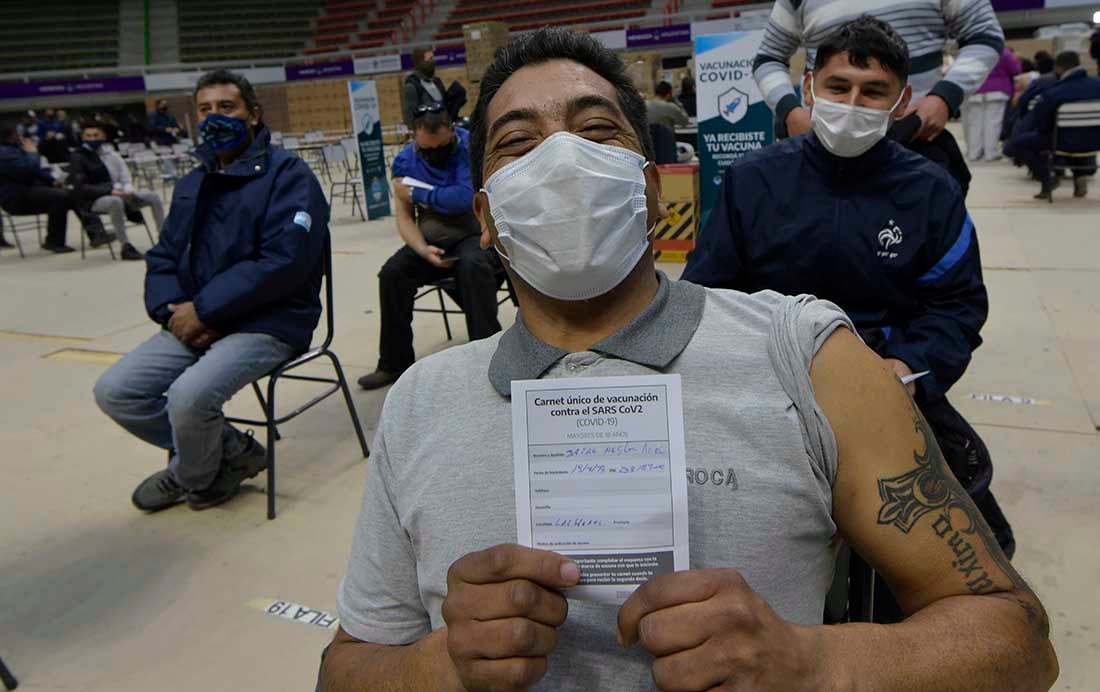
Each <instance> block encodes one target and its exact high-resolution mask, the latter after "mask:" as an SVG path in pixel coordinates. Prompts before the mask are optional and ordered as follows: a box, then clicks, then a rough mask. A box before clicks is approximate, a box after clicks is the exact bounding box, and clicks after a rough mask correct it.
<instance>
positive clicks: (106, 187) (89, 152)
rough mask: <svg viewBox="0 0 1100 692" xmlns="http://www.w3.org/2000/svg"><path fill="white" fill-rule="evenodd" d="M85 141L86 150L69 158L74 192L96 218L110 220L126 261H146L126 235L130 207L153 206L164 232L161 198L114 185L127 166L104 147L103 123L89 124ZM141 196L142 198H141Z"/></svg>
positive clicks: (77, 150)
mask: <svg viewBox="0 0 1100 692" xmlns="http://www.w3.org/2000/svg"><path fill="white" fill-rule="evenodd" d="M81 138H82V139H83V144H82V146H81V147H80V148H79V149H76V150H75V151H73V153H72V154H71V155H70V158H69V182H70V183H71V184H72V187H73V192H74V193H75V194H76V195H77V196H78V197H80V199H81V200H82V201H83V203H84V204H86V205H87V206H88V207H89V208H90V209H91V210H92V211H93V212H95V213H96V214H108V215H109V216H110V218H111V228H113V229H114V234H115V236H116V237H117V238H118V239H119V241H120V242H121V243H122V252H121V253H120V256H121V257H122V259H124V260H131V261H133V260H140V259H144V258H145V255H143V254H141V253H140V252H138V249H137V248H135V247H134V245H133V243H131V242H130V237H129V235H128V234H127V233H126V203H127V202H128V201H129V202H130V203H131V205H134V206H135V208H136V205H137V204H142V205H151V206H153V214H154V216H156V217H158V223H157V228H160V222H162V221H163V220H164V218H163V217H164V208H163V207H162V206H161V203H160V198H159V197H157V195H156V193H155V192H142V193H137V192H136V191H134V189H133V185H131V186H130V191H129V192H127V191H126V190H125V189H124V186H123V185H122V184H121V183H120V184H116V183H115V182H114V178H115V177H116V176H119V177H120V176H121V174H120V173H118V172H117V171H118V169H120V168H121V169H123V170H125V169H126V164H125V162H123V161H122V158H121V157H119V155H118V154H116V153H115V152H114V150H112V149H110V148H109V147H104V146H103V145H104V144H105V143H106V141H107V135H106V133H104V132H103V129H102V128H101V127H100V125H99V123H97V122H94V121H93V122H89V123H86V124H85V125H84V128H83V132H82V133H81ZM114 159H117V161H116V160H114ZM108 161H110V165H108ZM112 168H114V169H115V171H116V173H115V175H114V176H112V172H111V169H112ZM126 176H127V177H129V171H127V172H126ZM138 194H140V195H141V197H140V198H139V197H138ZM138 213H139V214H140V212H138Z"/></svg>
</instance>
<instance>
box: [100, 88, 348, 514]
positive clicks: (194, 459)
mask: <svg viewBox="0 0 1100 692" xmlns="http://www.w3.org/2000/svg"><path fill="white" fill-rule="evenodd" d="M195 102H196V107H197V108H196V119H197V120H198V121H199V131H200V133H201V134H202V139H203V145H202V146H201V147H199V148H198V149H197V150H196V151H195V156H196V158H198V159H199V160H200V161H201V165H198V166H196V167H195V169H194V170H192V171H191V172H190V173H188V174H187V175H186V176H184V177H183V178H182V179H180V181H179V182H178V183H177V184H176V189H175V192H174V194H173V197H172V207H171V209H170V212H169V215H168V218H167V219H166V220H165V222H164V226H163V228H162V229H161V232H160V240H159V241H158V242H157V244H156V245H155V246H154V247H153V248H152V249H151V250H149V252H148V253H146V264H147V271H146V274H145V309H146V311H147V312H148V313H149V317H151V318H152V320H153V321H154V322H156V323H157V324H159V325H161V326H162V329H161V330H160V331H159V332H157V334H156V335H154V336H153V337H152V338H150V339H149V340H148V341H146V342H144V343H143V344H141V345H140V346H138V347H137V348H136V349H134V350H133V351H131V352H130V353H128V354H126V356H124V357H123V358H122V360H120V361H119V362H118V363H116V364H115V365H114V366H113V367H111V369H110V370H108V371H107V372H106V373H104V374H103V376H102V377H100V378H99V381H98V382H96V385H95V398H96V403H98V404H99V406H100V408H101V409H103V412H104V413H106V414H107V415H108V416H110V417H111V418H112V419H114V421H115V422H116V423H118V424H119V425H121V426H122V427H123V428H125V429H126V430H128V431H129V432H131V433H132V434H134V435H135V436H137V437H138V438H140V439H142V440H144V441H146V442H148V443H149V444H152V445H154V446H157V447H160V448H161V449H166V450H170V451H171V454H170V460H169V462H168V467H167V468H165V469H162V470H160V471H157V472H156V473H154V474H153V475H151V476H149V477H148V478H147V479H146V480H144V481H142V483H141V484H140V485H138V487H137V489H136V490H135V491H134V495H133V503H134V505H136V506H137V507H138V508H139V509H142V510H145V511H149V512H152V511H156V510H160V509H164V508H166V507H170V506H172V505H174V504H176V503H177V502H180V501H181V500H183V499H184V498H186V499H187V503H188V505H190V507H191V508H192V509H205V508H207V507H213V506H214V505H217V504H220V503H222V502H225V501H226V500H228V499H230V498H231V497H233V496H234V495H235V494H236V493H237V491H238V490H239V488H240V484H241V481H243V480H244V479H246V478H251V477H253V476H255V475H256V474H258V473H259V472H260V471H261V470H263V469H265V468H267V457H266V452H265V450H264V448H263V447H261V446H260V445H259V444H258V443H257V442H255V441H254V440H253V439H252V438H251V436H246V435H244V434H243V433H241V432H239V431H238V430H237V429H235V428H234V427H233V426H232V425H230V424H229V423H228V422H226V420H225V417H224V416H223V415H222V406H223V404H225V402H226V401H228V400H229V399H230V397H232V396H233V394H234V393H235V392H237V391H238V390H239V389H241V388H242V387H246V386H248V385H249V384H250V383H251V382H252V381H254V380H255V379H256V378H258V377H261V376H263V375H264V374H266V373H268V372H270V371H271V370H272V369H273V368H274V367H275V366H277V365H279V364H280V363H282V362H283V361H285V360H287V359H288V358H290V357H292V356H294V355H295V354H297V353H300V352H302V351H305V350H306V349H308V348H309V343H310V339H311V338H312V335H313V330H314V329H315V328H316V327H317V320H318V319H319V318H320V316H321V295H320V294H321V281H322V278H323V276H324V253H325V250H326V247H327V241H328V219H329V206H328V203H327V202H326V201H325V196H324V193H323V192H322V191H321V187H320V185H318V183H317V179H316V178H315V177H314V175H313V173H312V172H311V171H310V170H309V166H307V165H306V164H305V162H304V161H302V160H301V159H299V158H297V157H295V156H293V155H292V154H289V153H287V152H286V151H285V150H283V149H282V148H280V147H276V146H273V145H272V144H271V135H270V133H269V132H268V129H267V127H265V126H264V124H263V122H262V120H261V115H262V112H261V109H260V104H259V102H258V101H257V100H256V93H255V91H254V90H253V88H252V85H251V84H249V82H248V80H247V79H245V78H244V77H241V76H240V75H237V74H234V73H232V72H227V71H225V70H216V71H214V72H211V73H209V74H206V75H204V76H203V77H202V78H201V79H199V82H198V85H197V86H196V88H195Z"/></svg>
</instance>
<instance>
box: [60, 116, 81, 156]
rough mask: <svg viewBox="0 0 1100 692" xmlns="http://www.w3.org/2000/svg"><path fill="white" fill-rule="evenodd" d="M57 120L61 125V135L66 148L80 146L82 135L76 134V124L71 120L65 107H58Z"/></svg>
mask: <svg viewBox="0 0 1100 692" xmlns="http://www.w3.org/2000/svg"><path fill="white" fill-rule="evenodd" d="M57 122H58V124H59V125H60V130H61V137H62V140H63V141H64V142H65V147H66V149H68V148H72V147H77V146H79V145H80V137H79V136H78V135H77V134H76V126H75V125H74V124H73V122H72V121H71V120H69V115H68V114H67V113H66V112H65V111H64V109H58V111H57Z"/></svg>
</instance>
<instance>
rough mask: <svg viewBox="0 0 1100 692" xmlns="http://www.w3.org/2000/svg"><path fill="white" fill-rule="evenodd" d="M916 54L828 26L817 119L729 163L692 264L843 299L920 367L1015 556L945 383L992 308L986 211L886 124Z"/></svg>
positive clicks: (870, 26)
mask: <svg viewBox="0 0 1100 692" xmlns="http://www.w3.org/2000/svg"><path fill="white" fill-rule="evenodd" d="M908 69H909V54H908V50H907V49H906V46H905V43H904V42H903V41H901V40H900V39H899V38H898V36H897V34H896V33H894V31H893V30H892V29H891V28H890V27H889V26H888V25H886V24H884V23H882V22H881V21H879V20H877V19H871V18H861V19H858V20H856V21H854V22H852V23H850V24H848V25H846V26H845V27H843V28H842V29H840V30H839V31H838V32H837V33H836V34H835V35H834V36H833V37H832V38H830V39H829V40H827V41H826V42H825V43H824V44H823V45H822V46H821V48H820V49H819V50H818V53H817V59H816V63H815V65H814V70H813V73H812V74H811V75H807V77H806V80H805V84H804V91H805V93H808V94H811V95H812V98H811V101H812V103H813V105H814V108H813V111H812V114H811V117H812V121H813V130H812V131H811V132H810V133H808V134H804V135H800V136H798V137H794V138H791V139H787V140H783V141H782V142H780V143H778V144H776V145H774V146H772V147H768V148H766V149H763V150H761V151H759V152H756V153H754V154H751V155H749V156H746V157H744V158H742V159H740V160H738V161H736V162H734V163H733V164H731V165H730V167H729V168H728V169H727V170H726V172H725V178H724V180H723V182H722V189H721V193H720V195H719V197H718V200H717V202H716V205H715V207H714V209H713V211H712V213H711V215H710V218H709V222H708V223H707V225H706V227H705V228H704V229H703V232H702V233H701V234H700V238H699V242H698V245H697V247H696V249H695V251H694V252H693V253H692V254H691V255H690V256H689V258H688V264H687V267H686V269H685V270H684V274H683V278H684V279H686V280H688V281H694V282H696V283H700V284H703V285H705V286H712V287H720V288H734V289H738V290H741V291H746V292H752V291H760V290H764V289H772V290H775V291H779V292H781V293H787V294H792V295H795V294H801V293H808V294H813V295H815V296H817V297H818V298H824V299H827V300H831V301H833V302H835V303H836V304H837V305H839V306H840V307H841V308H843V309H844V310H845V311H846V312H847V313H848V315H849V316H850V317H851V318H852V321H853V322H854V323H855V325H856V327H857V328H858V329H859V332H860V335H861V336H862V337H863V339H864V341H866V342H867V344H868V345H869V346H871V347H872V348H873V349H874V350H875V351H877V352H878V354H879V355H880V356H882V357H883V358H884V359H886V361H887V362H888V363H890V365H891V366H892V367H893V368H894V370H895V371H896V372H897V374H898V376H899V377H902V378H910V377H912V376H914V375H920V377H919V378H918V379H916V380H914V381H913V382H911V383H910V384H909V390H910V392H911V393H913V394H914V396H915V397H916V400H917V403H918V404H919V405H920V407H921V411H922V412H923V413H924V415H925V417H926V418H927V419H928V421H929V423H930V424H931V426H932V428H933V431H934V432H935V434H936V438H937V440H938V441H939V445H940V448H941V449H942V450H943V453H944V456H945V457H946V458H947V461H948V463H949V464H950V465H951V470H952V471H954V473H955V475H956V477H957V478H958V479H959V481H960V482H961V483H962V484H963V486H964V487H966V488H967V489H968V491H969V492H970V494H971V496H972V497H973V498H974V500H975V502H976V504H977V505H978V507H979V509H981V510H982V513H983V515H984V516H985V518H986V520H987V521H988V522H989V524H990V526H991V527H992V528H993V530H994V531H995V532H996V534H997V538H998V541H999V542H1000V544H1001V546H1002V547H1003V548H1004V550H1005V552H1006V553H1007V554H1008V555H1009V556H1011V555H1012V553H1013V550H1014V547H1015V542H1014V540H1013V538H1012V530H1011V528H1010V527H1009V525H1008V522H1007V521H1006V520H1005V518H1004V516H1003V515H1002V513H1001V511H1000V508H999V507H998V506H997V503H996V501H995V500H994V499H993V496H992V494H991V493H990V492H989V482H990V478H991V477H992V464H991V462H990V459H989V453H988V451H987V450H986V447H985V444H984V443H983V442H982V440H981V438H980V437H978V434H977V433H976V432H975V431H974V429H973V428H971V427H970V425H969V424H968V423H967V422H966V421H965V420H964V419H963V418H962V416H961V415H960V414H959V413H958V411H956V410H955V409H954V408H953V407H952V406H951V404H950V403H948V401H947V398H946V395H947V391H948V390H949V389H950V388H951V385H953V384H954V383H955V382H956V381H957V380H958V379H959V377H961V376H962V374H963V372H964V371H965V370H966V366H967V364H968V363H969V362H970V356H971V353H972V352H973V350H974V349H976V348H977V347H978V346H979V345H980V344H981V343H982V339H981V336H979V331H980V330H981V327H982V325H983V324H984V323H985V319H986V315H987V313H988V310H989V303H988V297H987V295H986V290H985V284H984V283H983V281H982V270H981V261H980V258H979V255H978V238H977V235H976V234H975V232H974V224H973V222H972V221H971V219H970V216H969V214H968V213H967V211H966V207H965V205H964V203H963V197H962V194H961V191H960V189H959V186H958V184H957V183H956V182H955V181H954V180H953V179H952V178H951V177H950V176H949V175H948V174H947V173H946V172H945V171H944V170H943V169H942V168H940V167H938V166H937V165H935V164H934V163H931V162H930V161H928V160H927V159H925V158H924V157H922V156H919V155H917V154H914V153H912V152H910V151H908V150H907V149H905V148H904V147H902V146H901V145H899V144H897V143H895V142H893V141H891V140H889V139H885V138H884V137H883V135H884V134H885V133H886V130H887V128H888V127H889V125H890V122H891V120H892V119H893V118H897V117H898V114H900V113H904V111H905V106H906V103H907V102H908V100H909V94H910V89H909V87H908V86H907V84H906V80H907V78H908Z"/></svg>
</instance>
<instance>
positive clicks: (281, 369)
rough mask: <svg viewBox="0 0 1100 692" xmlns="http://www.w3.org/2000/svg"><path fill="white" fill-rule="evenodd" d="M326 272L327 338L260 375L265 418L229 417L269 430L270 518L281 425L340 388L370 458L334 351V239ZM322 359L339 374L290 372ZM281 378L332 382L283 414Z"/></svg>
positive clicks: (258, 391) (259, 394) (255, 383)
mask: <svg viewBox="0 0 1100 692" xmlns="http://www.w3.org/2000/svg"><path fill="white" fill-rule="evenodd" d="M324 271H325V340H324V341H323V342H322V343H321V345H320V346H318V347H316V348H311V349H310V350H308V351H306V352H305V353H303V354H301V355H299V356H295V357H294V358H291V359H290V360H287V361H286V362H284V363H282V364H281V365H278V366H276V367H275V368H274V369H273V370H272V371H271V372H269V373H267V374H266V375H262V376H260V377H258V378H257V379H256V380H254V381H253V382H252V391H253V392H255V394H256V399H257V400H258V401H259V402H260V407H261V408H262V409H263V412H264V419H263V420H255V419H249V418H227V420H228V421H229V422H231V423H237V424H240V425H251V426H256V427H263V428H266V430H267V518H268V519H274V518H275V443H276V442H277V441H278V440H279V439H281V435H280V434H279V429H278V426H280V425H282V424H283V423H285V422H287V421H289V420H291V419H292V418H295V417H297V416H298V415H299V414H302V413H305V412H306V411H307V410H309V409H311V408H313V407H314V406H316V405H317V404H319V403H321V402H322V401H324V400H325V399H327V398H328V397H330V396H331V395H333V394H335V393H336V392H337V391H342V392H343V394H344V402H345V403H346V404H347V407H348V413H349V414H350V415H351V422H352V425H353V426H354V427H355V435H356V437H357V438H358V439H359V447H360V448H361V449H362V451H363V458H368V457H370V448H369V447H368V446H367V439H366V437H365V436H364V435H363V426H362V423H360V422H359V414H358V413H357V412H356V410H355V402H354V401H353V400H352V398H351V390H350V389H349V388H348V381H347V378H346V377H345V376H344V369H343V368H342V367H341V366H340V359H339V358H337V357H336V354H335V353H333V352H332V350H331V349H330V346H331V345H332V338H333V336H334V334H335V331H336V328H335V320H334V318H333V307H332V294H333V289H332V241H331V240H328V241H326V242H325V250H324ZM319 358H328V359H329V361H330V362H331V363H332V367H333V369H334V370H335V372H336V377H334V378H333V377H315V376H312V375H291V374H288V373H289V372H290V371H291V370H294V369H296V368H298V367H301V366H303V365H305V364H307V363H310V362H312V361H315V360H317V359H319ZM264 377H266V378H268V379H267V396H266V397H265V396H264V394H263V392H262V391H261V389H260V385H259V381H260V380H262V379H263V378H264ZM280 379H286V380H300V381H305V382H320V383H323V384H328V385H329V386H328V387H327V388H325V390H324V391H323V392H321V393H320V394H318V395H317V396H314V397H313V398H312V399H310V400H309V401H307V402H306V403H305V404H303V405H301V406H298V407H297V408H295V409H294V410H293V411H291V412H290V413H287V414H285V415H282V416H279V415H276V412H275V385H276V384H277V383H278V381H279V380H280Z"/></svg>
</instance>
